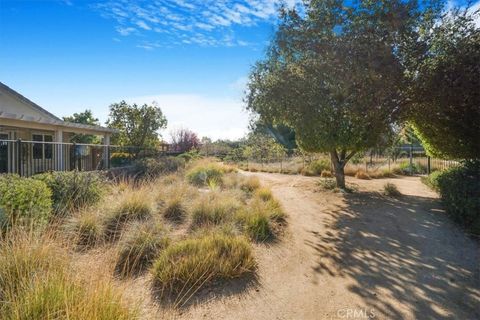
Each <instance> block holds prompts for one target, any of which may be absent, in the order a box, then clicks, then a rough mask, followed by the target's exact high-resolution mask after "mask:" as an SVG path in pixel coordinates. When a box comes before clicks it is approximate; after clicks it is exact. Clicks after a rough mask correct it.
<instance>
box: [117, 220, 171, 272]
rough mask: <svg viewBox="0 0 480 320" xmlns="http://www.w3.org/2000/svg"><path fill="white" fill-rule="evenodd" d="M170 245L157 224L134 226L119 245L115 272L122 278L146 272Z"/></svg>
mask: <svg viewBox="0 0 480 320" xmlns="http://www.w3.org/2000/svg"><path fill="white" fill-rule="evenodd" d="M168 243H169V239H168V237H167V236H166V235H165V231H164V230H163V228H161V227H160V226H159V225H157V224H144V223H143V224H140V223H137V224H134V225H133V226H132V227H131V230H129V232H128V233H127V234H126V236H125V238H124V239H122V241H121V243H120V245H119V248H120V249H119V254H118V257H117V262H116V266H115V271H116V272H117V273H118V274H119V275H120V276H122V277H127V276H130V275H136V274H138V273H140V272H142V271H144V270H146V269H147V268H148V267H149V266H150V265H151V263H152V261H153V260H154V259H155V257H156V256H157V255H158V254H159V252H160V251H161V250H162V249H164V248H166V247H167V245H168Z"/></svg>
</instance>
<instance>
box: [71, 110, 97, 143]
mask: <svg viewBox="0 0 480 320" xmlns="http://www.w3.org/2000/svg"><path fill="white" fill-rule="evenodd" d="M63 120H64V121H67V122H72V123H81V124H88V125H91V126H99V125H100V122H99V121H98V119H97V118H95V117H94V116H93V113H92V111H91V110H89V109H87V110H85V111H83V112H79V113H74V114H73V115H72V116H68V117H63ZM70 141H71V142H75V143H100V138H99V137H97V136H95V135H90V134H74V135H73V136H72V138H71V139H70Z"/></svg>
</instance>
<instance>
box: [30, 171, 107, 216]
mask: <svg viewBox="0 0 480 320" xmlns="http://www.w3.org/2000/svg"><path fill="white" fill-rule="evenodd" d="M33 178H34V179H36V180H40V181H43V182H45V183H46V184H47V186H48V187H49V188H50V189H51V190H52V201H53V209H54V213H55V214H57V215H63V214H67V213H69V212H70V211H75V210H78V209H80V208H81V207H85V206H89V205H93V204H96V203H98V202H99V201H100V200H101V199H102V196H103V195H104V191H105V188H106V187H107V183H106V180H105V177H104V175H103V174H102V173H99V172H97V171H95V172H78V171H55V172H51V173H43V174H39V175H35V176H33Z"/></svg>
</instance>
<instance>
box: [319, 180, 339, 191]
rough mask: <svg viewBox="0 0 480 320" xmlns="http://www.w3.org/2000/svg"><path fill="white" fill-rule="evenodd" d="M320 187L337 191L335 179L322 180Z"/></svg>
mask: <svg viewBox="0 0 480 320" xmlns="http://www.w3.org/2000/svg"><path fill="white" fill-rule="evenodd" d="M318 185H319V186H320V187H321V188H322V189H324V190H335V189H336V188H337V183H336V181H335V179H330V178H322V179H320V180H319V181H318Z"/></svg>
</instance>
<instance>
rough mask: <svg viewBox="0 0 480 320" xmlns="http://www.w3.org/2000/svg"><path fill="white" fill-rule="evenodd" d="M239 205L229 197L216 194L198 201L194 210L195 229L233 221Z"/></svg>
mask: <svg viewBox="0 0 480 320" xmlns="http://www.w3.org/2000/svg"><path fill="white" fill-rule="evenodd" d="M238 208H239V203H238V202H237V201H236V200H235V199H233V198H231V197H229V196H222V195H220V194H217V193H214V194H209V195H206V196H204V197H201V198H200V199H198V200H197V201H196V202H195V203H194V205H193V208H192V225H193V226H194V227H198V226H206V225H218V224H221V223H224V222H227V221H230V220H232V217H233V213H234V212H235V211H236V210H238Z"/></svg>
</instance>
